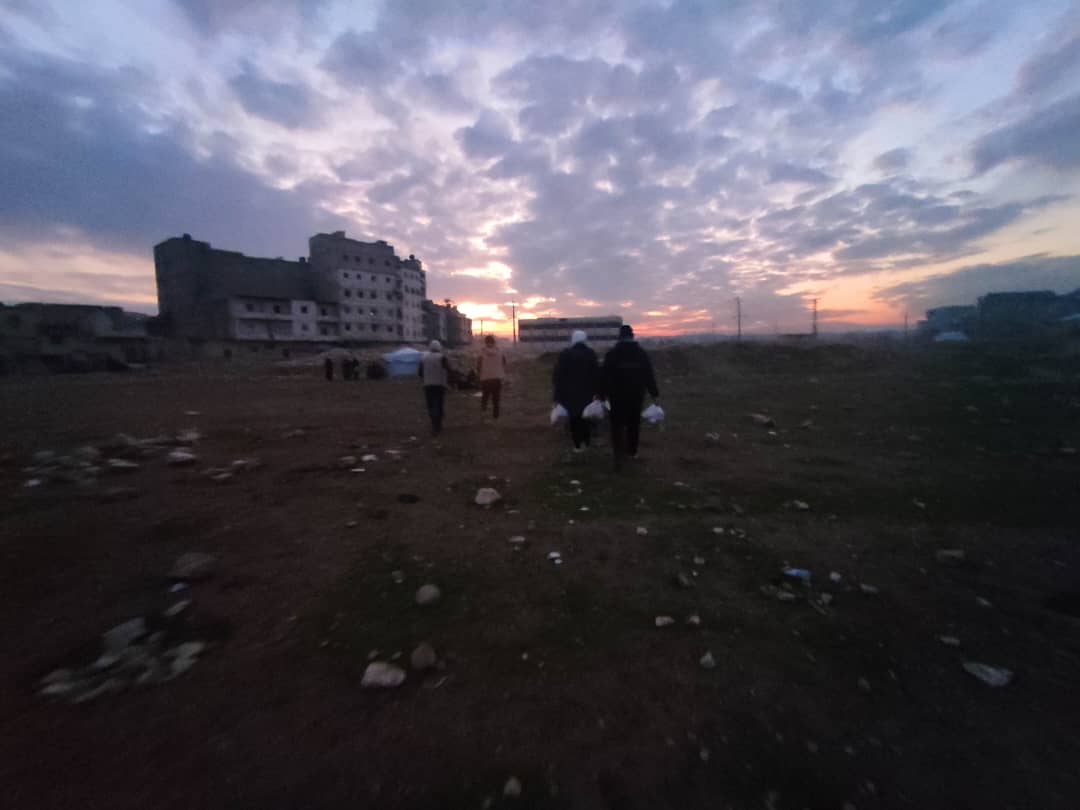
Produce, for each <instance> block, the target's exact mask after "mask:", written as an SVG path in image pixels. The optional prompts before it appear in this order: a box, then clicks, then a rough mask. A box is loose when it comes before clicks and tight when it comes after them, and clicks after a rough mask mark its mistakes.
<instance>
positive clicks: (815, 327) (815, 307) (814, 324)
mask: <svg viewBox="0 0 1080 810" xmlns="http://www.w3.org/2000/svg"><path fill="white" fill-rule="evenodd" d="M811 333H812V334H813V335H814V337H817V299H816V298H815V299H814V321H813V328H812V330H811Z"/></svg>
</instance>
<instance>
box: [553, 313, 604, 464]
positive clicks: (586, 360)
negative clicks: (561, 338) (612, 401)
mask: <svg viewBox="0 0 1080 810" xmlns="http://www.w3.org/2000/svg"><path fill="white" fill-rule="evenodd" d="M587 340H588V336H587V335H586V334H585V333H584V332H582V331H581V330H580V329H578V330H577V331H575V332H574V334H573V335H572V336H571V337H570V347H569V348H568V349H563V350H562V351H561V352H560V353H559V359H558V361H557V362H556V363H555V371H554V373H553V374H552V387H553V388H554V389H555V395H554V397H555V402H556V403H558V404H559V405H562V406H563V407H564V408H566V412H567V413H568V414H569V415H570V418H569V419H568V420H567V421H568V422H569V423H570V438H571V439H572V440H573V442H574V452H575V453H580V452H581V451H583V450H584V449H585V448H586V447H588V446H589V442H590V440H591V438H592V425H591V424H590V423H589V420H588V419H585V418H584V417H582V415H581V412H582V411H583V410H585V406H586V405H588V404H589V403H590V402H592V401H593V399H594V398H595V397H596V396H597V394H599V393H600V382H601V381H600V364H599V362H597V359H596V352H594V351H593V350H592V349H591V348H589V345H588V343H587V342H586V341H587Z"/></svg>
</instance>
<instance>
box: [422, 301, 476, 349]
mask: <svg viewBox="0 0 1080 810" xmlns="http://www.w3.org/2000/svg"><path fill="white" fill-rule="evenodd" d="M423 316H424V336H425V338H426V339H427V340H438V341H440V342H441V343H443V344H445V345H447V346H467V345H469V344H470V343H472V339H473V332H472V319H471V318H467V317H466V316H465V315H463V314H461V312H460V311H458V308H457V307H456V306H454V305H453V304H452V303H450V302H447V303H445V304H436V303H435V302H433V301H424V302H423Z"/></svg>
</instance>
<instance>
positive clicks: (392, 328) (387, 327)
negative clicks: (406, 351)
mask: <svg viewBox="0 0 1080 810" xmlns="http://www.w3.org/2000/svg"><path fill="white" fill-rule="evenodd" d="M386 331H387V332H393V331H394V327H392V326H390V324H387V325H386Z"/></svg>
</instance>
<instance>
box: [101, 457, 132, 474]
mask: <svg viewBox="0 0 1080 810" xmlns="http://www.w3.org/2000/svg"><path fill="white" fill-rule="evenodd" d="M105 469H106V470H107V471H108V472H132V471H133V470H137V469H139V465H138V464H137V463H135V462H134V461H128V460H127V459H123V458H107V459H105Z"/></svg>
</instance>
